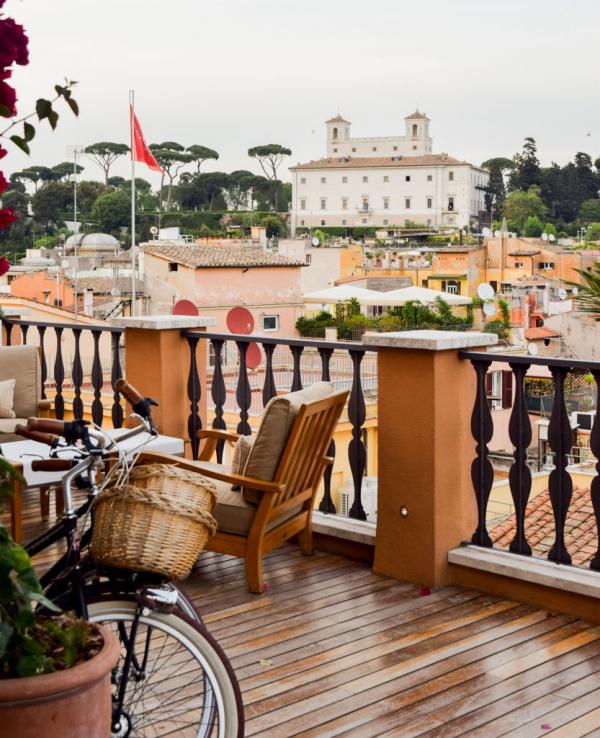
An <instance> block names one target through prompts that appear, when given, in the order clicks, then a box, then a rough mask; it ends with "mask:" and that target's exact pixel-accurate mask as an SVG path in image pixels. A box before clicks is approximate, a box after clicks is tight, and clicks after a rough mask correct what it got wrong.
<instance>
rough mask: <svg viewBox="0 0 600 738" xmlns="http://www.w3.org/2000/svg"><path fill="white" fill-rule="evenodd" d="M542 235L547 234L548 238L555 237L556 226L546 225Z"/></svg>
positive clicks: (552, 224)
mask: <svg viewBox="0 0 600 738" xmlns="http://www.w3.org/2000/svg"><path fill="white" fill-rule="evenodd" d="M544 233H547V234H548V235H549V236H556V226H555V225H554V223H546V225H545V226H544Z"/></svg>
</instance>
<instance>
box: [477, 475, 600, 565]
mask: <svg viewBox="0 0 600 738" xmlns="http://www.w3.org/2000/svg"><path fill="white" fill-rule="evenodd" d="M515 532H516V518H515V515H514V514H513V515H511V516H510V517H509V518H508V519H507V520H505V521H503V522H502V523H500V524H499V525H496V526H494V528H492V530H490V537H491V539H492V541H493V542H494V544H495V545H497V546H500V547H506V548H508V546H509V544H510V542H511V541H512V539H513V538H514V536H515ZM525 535H526V537H527V541H528V542H529V545H530V546H531V547H532V549H533V553H534V555H536V556H543V557H546V556H547V554H548V551H549V550H550V548H551V547H552V544H553V543H554V514H553V512H552V503H551V502H550V495H549V492H548V490H547V489H546V490H544V491H543V492H540V493H539V494H537V495H536V496H535V497H534V498H533V499H532V500H531V501H530V502H529V504H528V505H527V511H526V514H525ZM565 544H566V546H567V550H568V551H569V553H570V554H571V556H572V558H573V563H574V564H578V565H580V566H588V565H589V563H590V559H592V557H593V556H594V555H595V553H596V550H597V548H598V534H597V531H596V520H595V517H594V508H593V507H592V500H591V496H590V490H589V488H588V487H575V488H574V490H573V497H572V499H571V505H570V506H569V512H568V514H567V521H566V524H565Z"/></svg>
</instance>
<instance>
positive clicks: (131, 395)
mask: <svg viewBox="0 0 600 738" xmlns="http://www.w3.org/2000/svg"><path fill="white" fill-rule="evenodd" d="M115 390H116V391H117V392H120V393H121V394H122V395H123V397H124V398H125V399H126V400H128V402H129V403H130V404H131V405H132V406H134V405H137V404H139V403H140V402H143V401H144V395H142V394H141V393H140V392H138V390H136V388H135V387H134V386H133V385H131V384H129V382H128V381H127V380H126V379H124V378H123V377H121V379H117V381H116V382H115Z"/></svg>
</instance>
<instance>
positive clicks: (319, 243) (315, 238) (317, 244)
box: [311, 236, 321, 246]
mask: <svg viewBox="0 0 600 738" xmlns="http://www.w3.org/2000/svg"><path fill="white" fill-rule="evenodd" d="M311 243H312V245H313V246H320V245H321V242H320V241H319V239H318V238H317V237H316V236H313V237H312V239H311Z"/></svg>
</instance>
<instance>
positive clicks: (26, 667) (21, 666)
mask: <svg viewBox="0 0 600 738" xmlns="http://www.w3.org/2000/svg"><path fill="white" fill-rule="evenodd" d="M51 671H54V664H53V663H52V659H49V658H48V657H47V656H41V655H40V656H33V655H32V656H22V657H21V658H20V659H19V661H18V663H17V674H18V675H19V676H22V677H26V676H35V675H36V674H49V673H50V672H51Z"/></svg>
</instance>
